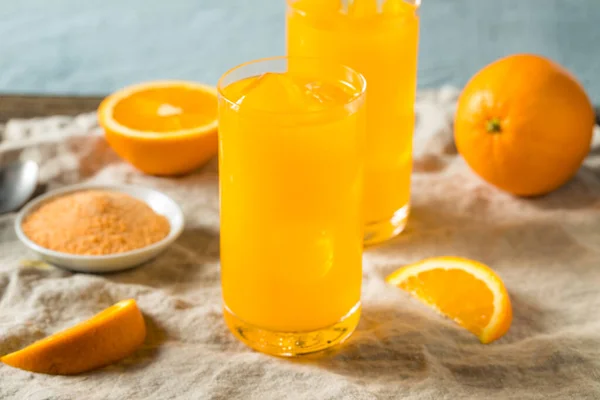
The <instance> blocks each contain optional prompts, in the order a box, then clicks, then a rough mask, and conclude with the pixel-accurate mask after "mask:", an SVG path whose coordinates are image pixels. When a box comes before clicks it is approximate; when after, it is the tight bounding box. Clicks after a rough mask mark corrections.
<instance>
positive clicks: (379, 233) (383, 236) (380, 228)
mask: <svg viewBox="0 0 600 400" xmlns="http://www.w3.org/2000/svg"><path fill="white" fill-rule="evenodd" d="M409 210H410V205H409V204H407V205H405V206H404V207H402V208H400V209H399V210H398V211H396V212H395V213H394V215H393V216H392V217H391V218H390V219H388V220H384V221H378V222H371V223H368V224H367V225H365V239H364V245H365V247H366V246H372V245H374V244H377V243H381V242H385V241H386V240H389V239H391V238H393V237H394V236H396V235H398V234H400V233H401V232H402V231H403V230H404V228H405V227H406V222H407V220H408V213H409Z"/></svg>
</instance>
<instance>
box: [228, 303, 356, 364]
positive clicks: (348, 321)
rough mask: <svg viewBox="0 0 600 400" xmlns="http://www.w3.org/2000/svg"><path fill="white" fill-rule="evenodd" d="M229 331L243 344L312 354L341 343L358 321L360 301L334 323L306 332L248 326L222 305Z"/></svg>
mask: <svg viewBox="0 0 600 400" xmlns="http://www.w3.org/2000/svg"><path fill="white" fill-rule="evenodd" d="M223 315H224V317H225V322H226V323H227V326H228V327H229V330H230V331H231V332H232V333H233V334H234V335H235V337H237V338H238V339H239V340H241V341H242V342H243V343H244V344H246V345H247V346H249V347H251V348H253V349H254V350H258V351H261V352H263V353H267V354H271V355H274V356H280V357H295V356H301V355H304V354H310V353H315V352H317V351H322V350H325V349H328V348H330V347H332V346H335V345H337V344H340V343H342V342H344V341H345V340H346V339H348V338H349V337H350V335H352V332H354V329H356V326H357V325H358V321H359V320H360V302H358V303H356V305H355V306H354V307H352V309H351V310H350V312H349V313H348V314H346V315H345V316H344V317H343V318H342V319H341V320H340V321H339V322H338V323H336V324H334V325H330V326H327V327H325V328H322V329H318V330H315V331H309V332H276V331H269V330H266V329H262V328H259V327H257V326H254V325H250V324H248V323H246V322H244V321H242V320H241V319H239V318H238V317H237V316H236V315H235V314H234V313H232V312H231V310H229V309H228V308H227V306H225V307H223Z"/></svg>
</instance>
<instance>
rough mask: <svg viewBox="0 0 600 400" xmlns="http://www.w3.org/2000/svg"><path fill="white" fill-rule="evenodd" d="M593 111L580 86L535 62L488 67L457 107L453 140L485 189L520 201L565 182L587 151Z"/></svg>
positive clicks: (530, 58) (529, 58)
mask: <svg viewBox="0 0 600 400" xmlns="http://www.w3.org/2000/svg"><path fill="white" fill-rule="evenodd" d="M593 128H594V110H593V107H592V104H591V102H590V99H589V98H588V96H587V95H586V93H585V91H584V89H583V87H582V86H581V84H580V83H579V82H578V81H577V80H576V78H575V77H574V76H573V75H571V74H570V73H569V72H568V71H567V70H566V69H564V68H563V67H561V66H560V65H558V64H556V63H554V62H552V61H550V60H548V59H546V58H543V57H540V56H537V55H532V54H517V55H512V56H509V57H506V58H503V59H500V60H498V61H495V62H493V63H492V64H490V65H488V66H486V67H485V68H483V69H482V70H481V71H479V72H478V73H477V74H476V75H475V76H473V78H471V80H470V81H469V82H468V83H467V85H466V86H465V88H464V90H463V92H462V93H461V95H460V98H459V100H458V108H457V111H456V116H455V125H454V139H455V141H456V146H457V149H458V152H459V153H460V154H461V155H462V156H463V157H464V159H465V161H466V162H467V164H468V165H469V166H470V167H471V168H472V169H473V170H474V171H475V172H476V173H477V174H479V175H480V176H481V177H482V178H483V179H485V180H486V181H488V182H489V183H491V184H493V185H495V186H497V187H498V188H500V189H502V190H505V191H507V192H509V193H512V194H515V195H519V196H535V195H541V194H545V193H548V192H550V191H552V190H554V189H556V188H558V187H559V186H561V185H562V184H564V183H565V182H567V181H568V180H569V179H570V178H571V177H572V176H573V175H575V173H576V172H577V170H578V169H579V167H580V166H581V163H582V162H583V159H584V158H585V156H586V155H587V153H588V152H589V150H590V145H591V140H592V132H593Z"/></svg>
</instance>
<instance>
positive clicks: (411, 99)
mask: <svg viewBox="0 0 600 400" xmlns="http://www.w3.org/2000/svg"><path fill="white" fill-rule="evenodd" d="M346 3H348V2H345V3H344V4H346ZM288 4H289V7H288V14H287V46H288V55H289V56H290V57H298V56H303V57H318V58H322V59H327V60H331V61H334V62H339V63H342V64H345V65H348V66H350V67H351V68H353V69H355V70H357V71H358V72H360V73H362V74H363V75H364V76H365V78H366V79H367V87H368V96H367V155H366V157H367V158H366V167H365V168H366V169H365V244H372V243H376V242H379V241H382V240H386V239H388V238H390V237H392V236H394V235H396V234H398V233H400V232H401V231H402V230H403V229H404V226H405V224H406V218H407V216H408V209H409V200H410V174H411V167H412V135H413V130H414V120H415V116H414V103H415V93H416V79H417V45H418V34H419V19H418V15H417V9H418V6H417V4H413V3H409V2H406V1H405V0H386V1H383V2H382V1H377V0H351V1H350V5H349V6H346V7H344V6H343V4H342V2H341V1H340V0H297V1H295V0H288Z"/></svg>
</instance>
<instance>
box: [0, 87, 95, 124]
mask: <svg viewBox="0 0 600 400" xmlns="http://www.w3.org/2000/svg"><path fill="white" fill-rule="evenodd" d="M102 99H103V97H102V96H93V97H92V96H86V97H83V96H30V95H26V96H24V95H12V94H11V95H5V94H0V123H4V122H6V121H8V120H9V119H11V118H33V117H46V116H50V115H77V114H81V113H85V112H90V111H94V110H96V109H97V108H98V105H99V104H100V102H101V101H102Z"/></svg>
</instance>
